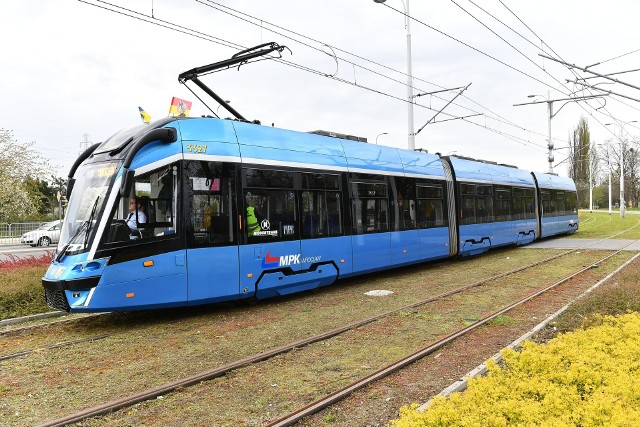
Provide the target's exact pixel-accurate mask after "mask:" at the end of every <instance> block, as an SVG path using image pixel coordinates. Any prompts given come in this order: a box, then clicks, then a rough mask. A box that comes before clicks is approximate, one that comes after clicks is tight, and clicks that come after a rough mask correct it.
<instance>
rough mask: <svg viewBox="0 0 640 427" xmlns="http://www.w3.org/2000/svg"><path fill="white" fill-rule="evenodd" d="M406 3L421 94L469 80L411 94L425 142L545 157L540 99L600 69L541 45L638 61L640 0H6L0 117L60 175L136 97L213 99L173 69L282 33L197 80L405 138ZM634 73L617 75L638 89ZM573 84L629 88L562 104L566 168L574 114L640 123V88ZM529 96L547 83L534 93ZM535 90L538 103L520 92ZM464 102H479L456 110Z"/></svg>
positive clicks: (625, 65) (392, 138) (612, 132)
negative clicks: (276, 55) (238, 62)
mask: <svg viewBox="0 0 640 427" xmlns="http://www.w3.org/2000/svg"><path fill="white" fill-rule="evenodd" d="M407 3H409V16H410V17H411V19H409V31H410V34H411V50H412V54H411V60H412V74H413V77H414V83H413V86H414V94H424V93H428V92H433V91H442V90H444V89H453V88H460V87H465V86H467V85H469V84H470V86H469V87H468V89H467V90H466V91H464V93H463V94H462V95H460V96H458V97H457V98H455V99H454V97H456V95H458V93H459V89H458V90H453V91H451V90H446V91H443V92H440V93H437V94H433V95H422V96H419V97H414V98H413V99H414V102H415V105H414V129H413V132H415V131H418V129H420V128H422V130H421V131H420V132H419V133H418V134H417V135H416V137H415V141H416V147H417V148H422V149H424V150H427V151H428V152H431V153H436V152H438V153H442V154H443V155H445V154H454V155H460V156H467V157H473V158H477V159H483V160H490V161H496V162H498V163H505V164H510V165H514V166H517V167H520V168H523V169H529V170H536V171H543V172H546V171H548V169H549V162H548V160H547V148H546V147H547V139H548V112H547V103H546V102H544V101H545V100H558V99H565V98H569V97H572V96H573V97H576V96H577V97H580V96H588V95H594V94H603V92H602V91H597V90H593V89H591V90H584V87H583V86H581V85H579V84H575V83H567V82H566V80H567V79H570V80H574V81H575V80H576V79H578V78H580V79H582V78H584V77H593V76H594V74H592V73H588V72H584V71H571V70H570V69H569V68H568V67H567V66H565V65H562V64H560V63H558V62H556V61H553V60H549V59H545V58H543V57H541V56H539V55H540V54H543V55H547V56H551V57H554V58H556V59H561V60H562V61H564V62H566V63H569V64H575V65H577V66H579V67H587V66H590V65H592V64H596V63H600V64H599V65H594V66H592V67H590V68H589V70H591V71H593V72H596V73H599V74H609V73H615V72H621V71H629V70H634V69H637V68H640V51H638V52H636V50H639V49H640V37H639V36H640V28H639V27H638V25H637V17H638V16H640V3H638V2H635V1H630V0H629V1H626V0H619V1H618V0H613V1H611V2H607V4H606V5H605V4H604V3H603V2H596V1H593V0H582V1H574V0H564V1H550V0H538V1H535V2H523V1H513V0H473V1H471V0H455V1H453V0H429V1H425V0H422V1H417V0H404V1H403V0H386V3H384V4H377V3H375V2H374V1H373V0H350V1H344V0H325V1H313V2H312V1H307V0H298V1H283V0H270V1H256V0H253V1H251V0H233V1H232V0H216V1H211V0H181V1H177V0H126V1H125V0H111V2H109V3H106V2H102V1H99V0H86V2H84V1H77V0H56V1H42V0H39V1H36V0H21V1H13V2H10V1H3V2H1V4H0V28H1V29H2V33H3V43H2V63H1V66H0V96H1V99H2V100H3V102H2V103H1V104H0V129H8V130H11V131H12V135H13V137H14V139H15V140H16V141H17V142H19V143H23V144H25V143H33V144H34V148H35V149H36V150H37V151H38V152H39V153H41V155H42V157H43V158H45V159H47V160H49V163H50V165H51V173H52V174H53V175H56V176H60V177H66V176H67V174H68V171H69V168H70V167H71V165H72V164H73V162H74V161H75V159H76V157H77V155H78V154H79V152H80V150H81V147H82V143H83V142H86V141H88V142H90V143H95V142H101V141H104V140H105V139H106V138H108V137H109V136H111V135H112V134H114V133H116V132H117V131H119V130H121V129H123V128H127V127H130V126H135V125H137V124H139V123H141V119H140V115H139V113H138V107H139V106H141V107H143V108H144V109H145V111H146V112H147V113H149V114H150V115H151V117H152V119H159V118H162V117H165V116H167V115H168V112H169V106H170V103H171V99H172V97H178V98H182V99H185V100H190V101H193V107H192V110H191V116H200V115H207V114H211V111H209V109H208V108H207V106H206V105H204V104H203V103H202V102H200V101H199V100H198V98H196V97H195V96H194V95H193V94H192V93H191V92H190V91H189V90H188V89H187V88H186V87H185V86H184V85H182V84H180V83H179V82H178V75H179V74H180V73H181V72H183V71H186V70H189V69H191V68H193V67H196V66H201V65H206V64H210V63H214V62H217V61H220V60H223V59H227V58H229V57H230V56H231V55H233V54H235V53H237V52H238V50H239V49H242V48H247V47H251V46H255V45H258V44H261V43H266V42H276V43H278V44H279V45H284V46H287V47H288V48H289V49H290V51H291V52H289V50H285V51H284V52H283V53H282V60H281V61H276V60H274V59H270V60H265V61H260V62H257V63H252V64H247V65H243V66H241V67H240V68H237V67H236V68H232V69H229V70H224V71H221V72H218V73H214V74H211V75H207V76H203V77H202V78H201V79H202V81H203V82H205V83H206V84H207V85H208V86H209V87H210V88H212V89H213V90H214V91H215V92H216V93H217V94H218V95H220V96H221V97H222V98H223V99H225V100H229V101H230V102H231V105H232V106H233V107H234V108H235V109H236V110H238V111H239V112H240V113H241V114H242V115H243V116H244V117H246V118H247V119H250V120H254V119H257V120H260V121H261V122H262V123H263V124H264V125H269V126H270V125H272V124H273V125H274V126H276V127H280V128H285V129H292V130H297V131H302V132H306V131H313V130H327V131H333V132H338V133H344V134H350V135H356V136H360V137H365V138H367V139H368V141H369V143H371V144H375V143H378V144H380V145H386V146H392V147H399V148H406V147H407V139H408V138H407V134H408V133H409V129H408V123H407V114H408V113H407V106H408V103H407V28H406V26H405V17H404V15H403V12H404V11H405V10H406V6H407ZM124 8H126V10H125V9H124ZM113 10H115V11H116V12H114V11H113ZM126 14H128V15H133V16H135V17H131V16H126ZM145 21H150V22H145ZM639 77H640V72H629V73H625V74H617V75H615V76H612V78H616V79H619V80H620V81H621V82H624V83H630V84H632V85H636V86H640V78H639ZM580 81H581V82H583V83H584V82H586V83H588V84H590V85H596V84H597V87H598V88H601V89H603V90H605V91H611V92H614V93H616V94H619V95H613V94H612V95H610V96H607V97H606V98H605V97H599V98H595V99H591V100H589V101H584V100H583V101H580V102H568V103H565V101H555V102H554V103H553V108H554V110H555V111H554V112H557V113H556V115H555V116H554V118H553V120H552V121H551V132H552V140H553V142H554V145H555V147H556V148H557V150H555V151H554V157H555V160H554V162H553V165H554V172H556V173H558V174H559V175H563V176H566V175H567V163H566V162H563V161H564V160H565V159H566V158H567V156H568V149H567V148H566V147H567V146H568V140H569V137H570V134H571V132H572V131H573V129H575V128H576V126H577V125H578V122H579V120H580V118H581V117H584V118H585V119H586V120H587V121H588V124H589V128H590V130H591V138H592V142H593V143H595V144H604V143H606V142H607V141H617V140H616V139H614V138H619V137H620V135H622V136H623V137H624V138H633V137H634V136H635V135H636V134H640V123H627V124H626V125H625V124H624V123H626V122H630V121H634V120H638V122H640V114H639V112H640V104H639V102H638V101H636V100H634V99H629V98H635V99H640V91H639V90H638V89H636V88H633V87H629V86H626V85H623V84H622V83H615V82H612V81H610V80H606V79H603V78H589V79H587V80H580ZM605 83H608V84H605ZM191 88H192V89H193V90H194V91H195V92H196V94H197V95H198V96H200V97H201V98H202V99H203V100H204V101H205V102H206V103H207V105H208V106H209V107H210V108H211V109H212V110H213V111H214V112H216V111H219V113H220V115H222V116H223V117H228V116H229V114H228V113H226V112H225V111H223V109H222V108H220V109H219V110H218V109H217V107H218V104H216V103H215V101H212V100H211V101H210V100H209V99H207V97H206V95H204V94H202V92H200V91H199V89H198V88H196V87H195V86H193V85H192V86H191ZM534 94H535V95H540V96H538V97H535V98H528V95H534ZM620 95H624V96H625V97H626V98H625V97H622V96H620ZM452 100H453V101H452ZM450 101H452V102H451V103H450V104H449V105H446V104H447V103H449V102H450ZM536 101H542V103H539V104H532V105H523V106H514V104H522V103H531V102H536ZM445 106H446V108H444V110H443V112H442V113H440V114H438V115H437V116H436V117H435V119H434V120H432V118H433V117H434V115H436V113H437V112H438V110H440V109H442V108H443V107H445ZM480 114H481V115H480ZM464 116H473V117H466V118H463V119H456V118H460V117H464ZM430 120H431V121H432V123H429V124H428V125H426V126H424V125H425V124H426V123H427V122H429V121H430ZM608 123H612V124H611V125H609V126H607V125H606V124H608ZM423 126H424V128H423Z"/></svg>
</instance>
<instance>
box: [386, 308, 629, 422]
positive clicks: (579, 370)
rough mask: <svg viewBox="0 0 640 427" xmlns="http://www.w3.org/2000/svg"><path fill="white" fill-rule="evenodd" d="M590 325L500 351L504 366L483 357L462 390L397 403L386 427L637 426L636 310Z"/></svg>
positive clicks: (594, 321)
mask: <svg viewBox="0 0 640 427" xmlns="http://www.w3.org/2000/svg"><path fill="white" fill-rule="evenodd" d="M591 324H593V325H595V326H592V327H590V328H588V329H584V330H579V331H574V332H569V333H566V334H562V335H559V336H558V337H556V338H555V339H553V340H551V341H549V342H548V343H547V344H541V345H539V344H536V343H534V342H531V341H527V342H525V343H524V344H523V346H522V351H520V352H516V351H513V350H504V351H502V357H503V364H504V367H502V368H501V367H500V366H499V365H498V364H496V363H495V362H491V361H490V362H489V363H488V366H487V368H488V372H487V375H486V376H483V377H478V378H474V379H472V380H470V381H469V386H468V388H467V390H466V391H464V392H462V393H453V394H451V395H450V396H449V398H448V399H447V398H445V397H442V396H439V397H436V398H435V399H434V400H433V402H432V403H431V404H430V405H429V408H428V409H427V410H426V411H425V412H418V411H417V410H416V408H417V405H415V404H414V405H412V406H410V407H406V406H405V407H403V408H401V410H400V418H399V419H397V420H394V421H391V426H393V427H409V426H411V427H416V426H420V427H423V426H425V427H426V426H474V427H475V426H477V427H489V426H514V425H517V426H554V427H563V426H581V427H588V426H640V314H638V313H629V314H626V315H623V316H620V317H612V316H596V317H595V319H592V322H591Z"/></svg>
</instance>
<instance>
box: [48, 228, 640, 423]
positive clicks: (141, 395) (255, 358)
mask: <svg viewBox="0 0 640 427" xmlns="http://www.w3.org/2000/svg"><path fill="white" fill-rule="evenodd" d="M637 225H640V222H638V224H637ZM637 225H636V226H637ZM602 240H606V239H602ZM594 243H595V242H592V243H589V244H588V245H585V246H583V247H580V248H576V249H571V250H567V251H565V252H562V253H560V254H556V255H553V256H551V257H548V258H545V259H543V260H540V261H536V262H534V263H531V264H528V265H526V266H521V267H518V268H515V269H513V270H509V271H507V272H503V273H499V274H497V275H494V276H491V277H488V278H485V279H482V280H479V281H476V282H473V283H470V284H466V285H463V286H460V287H458V288H455V289H452V290H449V291H445V292H442V293H440V294H438V295H435V296H431V297H429V298H426V299H424V300H421V301H418V302H415V303H411V304H408V305H405V306H403V307H400V308H396V309H393V310H390V311H387V312H384V313H381V314H378V315H376V316H372V317H370V318H367V319H364V320H360V321H356V322H353V323H350V324H348V325H344V326H341V327H339V328H336V329H333V330H331V331H327V332H323V333H320V334H317V335H314V336H312V337H308V338H305V339H302V340H298V341H295V342H291V343H288V344H285V345H282V346H279V347H276V348H273V349H271V350H268V351H265V352H262V353H258V354H254V355H251V356H248V357H246V358H243V359H240V360H237V361H234V362H230V363H227V364H224V365H221V366H218V367H215V368H212V369H209V370H206V371H202V372H200V373H197V374H195V375H192V376H189V377H186V378H182V379H179V380H176V381H172V382H168V383H165V384H162V385H159V386H157V387H154V388H151V389H148V390H144V391H142V392H138V393H134V394H132V395H129V396H127V397H123V398H120V399H116V400H113V401H110V402H106V403H103V404H100V405H97V406H94V407H91V408H88V409H85V410H82V411H80V412H77V413H75V414H71V415H68V416H65V417H62V418H59V419H56V420H52V421H49V422H46V423H44V424H41V425H40V427H45V426H47V427H49V426H63V425H67V424H70V423H75V422H79V421H82V420H84V419H87V418H91V417H96V416H100V415H105V414H108V413H111V412H114V411H116V410H118V409H122V408H125V407H128V406H131V405H134V404H136V403H140V402H143V401H146V400H150V399H154V398H156V397H158V396H161V395H164V394H166V393H169V392H172V391H174V390H176V389H178V388H185V387H189V386H192V385H195V384H199V383H201V382H203V381H208V380H211V379H214V378H218V377H221V376H223V375H225V374H226V373H228V372H230V371H233V370H236V369H239V368H242V367H244V366H248V365H251V364H254V363H258V362H261V361H265V360H268V359H270V358H272V357H275V356H277V355H280V354H284V353H287V352H290V351H291V350H293V349H295V348H301V347H305V346H307V345H310V344H313V343H315V342H319V341H323V340H326V339H329V338H332V337H334V336H337V335H340V334H342V333H344V332H347V331H350V330H353V329H356V328H358V327H361V326H364V325H367V324H369V323H372V322H375V321H377V320H380V319H382V318H385V317H388V316H389V315H392V314H395V313H397V312H400V311H405V310H408V309H411V308H415V307H418V306H421V305H425V304H428V303H430V302H434V301H437V300H440V299H442V298H445V297H448V296H451V295H454V294H457V293H460V292H462V291H465V290H467V289H471V288H474V287H477V286H480V285H482V284H485V283H487V282H491V281H494V280H498V279H501V278H503V277H506V276H509V275H512V274H515V273H518V272H521V271H524V270H526V269H529V268H532V267H535V266H538V265H541V264H543V263H546V262H549V261H552V260H555V259H557V258H560V257H562V256H564V255H567V254H570V253H573V252H576V251H578V250H581V249H583V248H584V247H586V246H590V245H592V244H594ZM621 250H622V249H621ZM621 250H619V251H617V252H615V253H614V254H616V253H619V252H620V251H621ZM610 256H613V254H612V255H610ZM610 256H609V257H610ZM605 259H607V258H605ZM602 261H603V260H600V261H598V262H602ZM588 268H590V267H588ZM583 270H585V269H583ZM583 270H580V272H582V271H583ZM575 274H579V273H575ZM566 280H568V279H566ZM499 314H500V313H499ZM499 314H496V316H497V315H499ZM494 317H495V316H494ZM489 320H490V319H489ZM487 321H488V320H487ZM474 325H475V324H474ZM474 325H472V326H473V327H476V326H474ZM471 329H473V328H471ZM465 330H466V328H465ZM457 336H458V335H456V337H457ZM432 351H433V350H432ZM409 363H411V362H409Z"/></svg>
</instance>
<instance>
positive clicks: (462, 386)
mask: <svg viewBox="0 0 640 427" xmlns="http://www.w3.org/2000/svg"><path fill="white" fill-rule="evenodd" d="M638 257H640V253H637V254H636V255H634V256H633V257H632V258H631V259H630V260H628V261H627V262H625V263H624V264H622V265H621V266H620V267H618V268H616V269H615V270H614V271H612V272H611V273H609V274H608V275H607V276H606V277H604V278H603V279H602V280H600V281H599V282H598V283H596V284H595V285H593V286H591V287H590V288H589V289H587V290H586V291H584V292H583V293H582V294H580V295H578V297H577V298H576V299H575V300H573V301H572V302H570V303H568V304H566V305H565V306H564V307H562V308H561V309H560V310H558V311H556V312H555V313H553V314H552V315H550V316H549V317H547V318H546V319H545V320H543V321H542V322H540V323H539V324H537V325H536V326H535V327H534V328H533V329H531V330H530V331H529V332H526V333H525V334H524V335H522V336H521V337H520V338H518V339H517V340H515V341H514V342H512V343H511V344H509V345H508V346H507V347H505V349H507V348H508V349H515V348H517V347H519V346H520V345H521V344H522V343H523V342H524V341H526V340H528V339H529V338H531V337H532V336H533V335H534V334H536V333H537V332H538V331H540V330H541V329H542V328H544V327H545V326H547V325H548V324H549V323H550V322H551V321H552V320H553V319H555V318H556V317H558V316H559V315H560V314H562V313H563V312H565V311H566V310H567V309H568V308H569V307H570V306H571V304H573V303H574V302H576V301H578V300H579V299H581V298H583V297H585V296H587V295H589V294H590V293H591V292H593V291H594V290H595V289H596V288H598V287H599V286H600V285H602V284H603V283H605V282H606V281H608V280H609V279H611V278H612V277H613V276H615V275H616V274H618V273H619V272H620V271H622V270H623V269H624V268H626V267H627V265H629V264H631V262H633V261H634V260H635V259H636V258H638ZM503 350H504V349H503ZM489 360H493V361H495V362H500V361H501V360H502V355H501V354H500V352H498V353H496V354H494V355H493V356H492V357H490V358H489V359H488V360H487V362H488V361H489ZM487 362H484V363H482V364H480V365H478V366H477V367H476V368H474V369H472V370H471V371H470V372H469V373H467V374H466V375H465V376H464V377H462V378H461V379H459V380H458V381H456V382H454V383H453V384H451V385H450V386H448V387H447V388H445V389H444V390H442V391H441V392H440V393H439V394H438V396H444V397H448V396H449V395H450V394H451V393H454V392H461V391H464V390H466V388H467V385H468V383H469V380H470V379H471V378H475V377H477V376H479V375H484V374H485V373H486V372H487ZM432 401H433V398H432V399H429V400H428V401H427V402H426V403H423V404H422V405H420V406H419V407H418V409H417V410H418V411H419V412H423V411H426V410H427V408H428V407H429V405H430V404H431V402H432Z"/></svg>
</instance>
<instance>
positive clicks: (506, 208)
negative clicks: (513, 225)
mask: <svg viewBox="0 0 640 427" xmlns="http://www.w3.org/2000/svg"><path fill="white" fill-rule="evenodd" d="M495 196H496V203H495V206H496V221H510V220H511V190H510V189H509V188H508V187H496V192H495Z"/></svg>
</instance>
